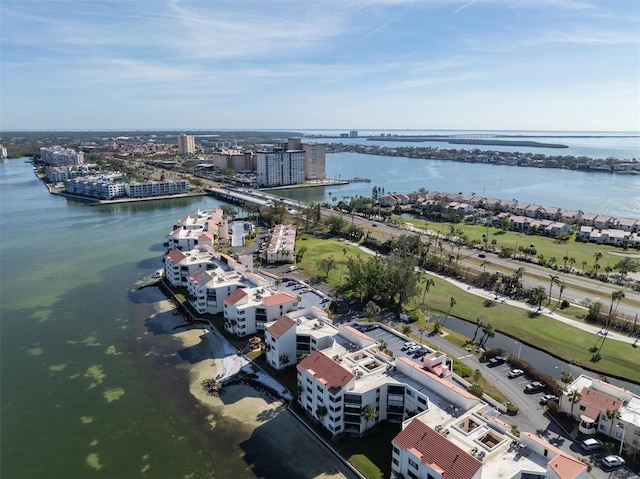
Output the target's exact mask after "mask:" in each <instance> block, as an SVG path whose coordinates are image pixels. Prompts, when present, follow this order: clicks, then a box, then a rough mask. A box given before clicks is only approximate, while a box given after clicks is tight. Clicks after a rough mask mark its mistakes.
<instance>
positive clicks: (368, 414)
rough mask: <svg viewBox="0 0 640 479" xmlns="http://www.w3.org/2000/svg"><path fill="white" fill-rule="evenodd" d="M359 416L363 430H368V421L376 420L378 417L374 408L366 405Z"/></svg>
mask: <svg viewBox="0 0 640 479" xmlns="http://www.w3.org/2000/svg"><path fill="white" fill-rule="evenodd" d="M360 415H361V416H362V417H363V418H364V421H365V423H364V428H365V430H366V429H368V425H369V421H375V420H376V418H377V417H378V413H377V412H376V408H375V407H373V406H372V405H371V404H367V405H366V406H365V407H363V408H362V412H361V413H360Z"/></svg>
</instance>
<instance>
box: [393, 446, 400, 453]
mask: <svg viewBox="0 0 640 479" xmlns="http://www.w3.org/2000/svg"><path fill="white" fill-rule="evenodd" d="M393 453H394V454H397V455H400V449H398V448H397V447H396V446H393Z"/></svg>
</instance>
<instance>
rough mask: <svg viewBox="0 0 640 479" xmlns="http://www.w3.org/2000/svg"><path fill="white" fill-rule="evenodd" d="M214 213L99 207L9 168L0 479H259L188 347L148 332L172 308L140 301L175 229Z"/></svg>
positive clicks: (4, 206) (2, 230)
mask: <svg viewBox="0 0 640 479" xmlns="http://www.w3.org/2000/svg"><path fill="white" fill-rule="evenodd" d="M217 204H219V203H218V202H217V201H215V200H213V199H211V198H207V197H204V198H194V199H176V200H167V201H154V202H148V203H137V204H127V205H113V206H100V207H91V206H87V205H86V204H83V203H78V202H74V201H68V200H66V199H65V198H63V197H57V196H53V195H50V194H49V193H48V191H47V190H46V188H45V187H44V186H43V185H42V183H41V182H40V181H39V180H38V179H37V178H36V177H35V175H34V174H33V172H32V169H31V166H30V165H29V164H26V163H25V162H24V161H23V160H11V161H9V162H8V163H3V164H0V234H1V236H0V239H1V241H0V301H1V310H0V355H1V356H0V368H1V369H0V381H1V384H0V392H1V398H0V399H1V400H0V407H1V410H0V428H1V429H0V430H1V439H0V441H1V443H0V449H1V451H2V460H1V463H0V477H2V478H3V479H5V478H6V479H13V478H16V479H27V478H43V477H46V478H51V479H53V478H65V479H67V478H86V477H92V476H96V477H110V478H140V477H154V478H155V477H163V478H165V477H166V478H213V477H216V478H226V477H248V478H250V477H257V476H258V474H256V473H254V468H255V467H256V466H255V464H248V463H247V462H245V460H244V456H245V453H246V451H244V450H243V445H242V441H243V440H244V438H245V437H246V431H245V430H244V429H243V425H242V424H240V423H238V422H236V421H232V420H227V419H225V418H224V417H222V416H220V417H215V415H214V420H215V421H217V424H216V427H215V428H214V429H213V430H212V429H211V427H210V426H209V424H208V423H207V421H205V420H204V418H205V416H206V415H207V414H208V412H207V411H205V410H204V409H203V408H202V407H201V406H200V405H199V403H197V402H196V401H195V399H193V398H192V397H191V396H190V394H189V392H188V380H187V373H186V369H180V368H181V367H182V368H184V363H185V360H184V359H183V358H182V357H181V356H180V354H179V350H180V344H179V343H178V342H177V341H176V340H175V339H173V338H172V337H171V335H169V334H152V333H150V332H149V331H150V326H152V325H153V322H154V321H157V320H158V317H157V316H156V317H155V318H153V319H151V318H152V317H154V314H155V312H156V305H157V302H158V301H160V300H162V299H163V296H162V295H161V294H160V293H159V291H158V290H157V289H156V288H147V289H143V290H138V291H133V290H132V288H133V285H134V283H135V282H136V281H138V280H140V279H142V278H144V277H146V276H148V275H150V274H152V273H153V272H154V271H155V270H156V269H158V268H159V267H161V256H162V254H163V250H164V249H163V247H162V243H163V242H164V240H165V236H166V234H167V233H168V232H169V230H170V228H171V226H172V225H173V222H174V221H175V220H176V219H177V218H179V217H182V216H183V215H184V214H185V213H186V212H188V211H190V210H192V209H195V208H197V207H200V208H210V207H214V206H215V205H217ZM163 314H169V315H171V314H172V313H171V312H168V313H163ZM151 329H153V330H156V329H155V328H151ZM181 365H182V366H181ZM181 371H182V372H181ZM269 461H270V462H271V463H272V464H274V465H275V466H280V465H279V464H278V463H277V458H276V459H273V458H270V459H269ZM281 470H282V471H283V473H284V475H285V476H287V468H286V465H282V468H281ZM261 477H267V476H266V475H265V476H261ZM271 477H274V476H273V475H272V476H271Z"/></svg>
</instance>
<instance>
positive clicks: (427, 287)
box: [422, 278, 436, 304]
mask: <svg viewBox="0 0 640 479" xmlns="http://www.w3.org/2000/svg"><path fill="white" fill-rule="evenodd" d="M435 285H436V282H435V281H434V280H433V278H427V280H426V281H425V282H424V292H423V293H422V304H424V297H425V296H426V294H427V293H428V292H429V290H430V289H431V286H435Z"/></svg>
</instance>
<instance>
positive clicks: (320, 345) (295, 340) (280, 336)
mask: <svg viewBox="0 0 640 479" xmlns="http://www.w3.org/2000/svg"><path fill="white" fill-rule="evenodd" d="M337 334H338V329H337V328H335V327H334V326H333V325H332V321H331V320H330V319H329V317H328V315H327V313H326V312H325V311H323V310H322V309H320V308H318V307H316V306H311V307H308V308H304V309H299V310H296V311H291V312H289V313H287V314H285V315H284V316H281V317H280V318H279V319H277V320H276V321H271V322H268V323H266V324H265V331H264V337H265V340H264V342H265V347H266V357H267V363H269V365H270V366H271V367H273V368H274V369H284V368H285V367H287V366H290V365H291V364H295V363H296V362H297V360H298V359H299V358H301V357H302V356H304V355H308V354H309V353H311V352H312V351H314V350H316V349H326V348H328V347H330V346H331V344H333V341H334V339H333V337H334V336H335V335H337Z"/></svg>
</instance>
